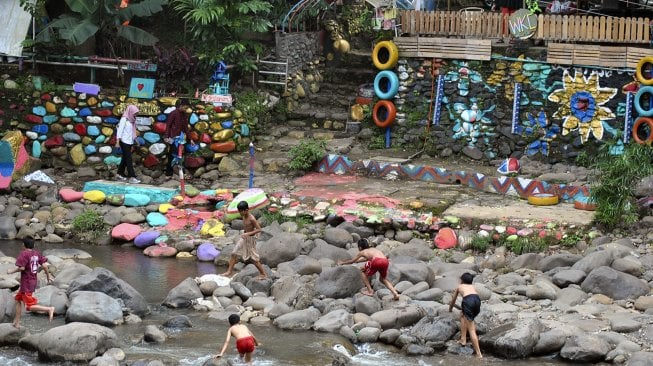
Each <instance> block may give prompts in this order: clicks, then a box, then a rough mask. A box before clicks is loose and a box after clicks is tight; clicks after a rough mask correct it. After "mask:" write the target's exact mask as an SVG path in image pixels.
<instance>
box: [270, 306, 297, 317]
mask: <svg viewBox="0 0 653 366" xmlns="http://www.w3.org/2000/svg"><path fill="white" fill-rule="evenodd" d="M291 311H293V309H292V308H291V307H290V306H288V305H286V304H274V305H272V307H270V309H269V310H268V317H270V319H276V318H278V317H280V316H281V315H283V314H288V313H290V312H291Z"/></svg>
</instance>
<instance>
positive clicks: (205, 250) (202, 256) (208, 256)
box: [197, 243, 220, 262]
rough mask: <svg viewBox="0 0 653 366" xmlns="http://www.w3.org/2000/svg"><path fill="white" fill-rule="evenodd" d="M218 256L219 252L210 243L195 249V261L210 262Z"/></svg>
mask: <svg viewBox="0 0 653 366" xmlns="http://www.w3.org/2000/svg"><path fill="white" fill-rule="evenodd" d="M219 255H220V251H219V250H218V249H216V247H215V246H214V245H213V244H211V243H203V244H200V245H199V246H198V247H197V259H198V260H200V261H203V262H212V261H213V260H214V259H215V257H217V256H219Z"/></svg>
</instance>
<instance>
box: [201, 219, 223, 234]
mask: <svg viewBox="0 0 653 366" xmlns="http://www.w3.org/2000/svg"><path fill="white" fill-rule="evenodd" d="M200 234H201V235H205V236H224V224H223V223H222V222H221V221H219V220H216V219H208V220H206V221H205V222H204V224H203V225H202V228H201V229H200Z"/></svg>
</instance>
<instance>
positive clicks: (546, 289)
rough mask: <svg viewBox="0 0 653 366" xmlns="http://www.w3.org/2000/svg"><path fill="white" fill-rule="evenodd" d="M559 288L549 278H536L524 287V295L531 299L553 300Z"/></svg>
mask: <svg viewBox="0 0 653 366" xmlns="http://www.w3.org/2000/svg"><path fill="white" fill-rule="evenodd" d="M558 291H560V289H559V288H558V287H556V286H555V285H554V284H553V283H551V282H549V280H547V279H544V278H538V279H537V280H536V281H535V284H533V285H530V286H527V287H526V297H528V298H530V299H532V300H543V299H549V300H555V299H556V298H557V295H558Z"/></svg>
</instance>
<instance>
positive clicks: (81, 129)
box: [75, 123, 86, 136]
mask: <svg viewBox="0 0 653 366" xmlns="http://www.w3.org/2000/svg"><path fill="white" fill-rule="evenodd" d="M75 133H77V134H78V135H80V136H86V125H85V124H82V123H76V124H75Z"/></svg>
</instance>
